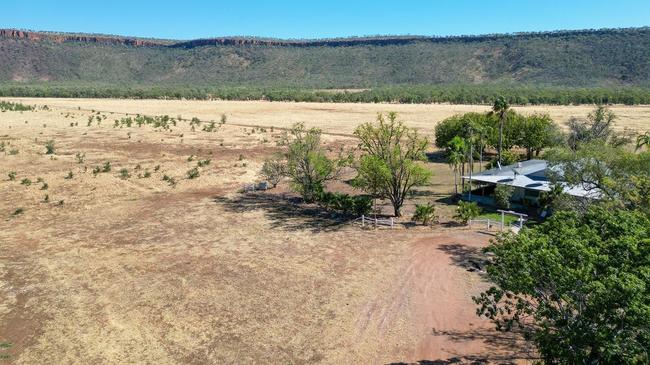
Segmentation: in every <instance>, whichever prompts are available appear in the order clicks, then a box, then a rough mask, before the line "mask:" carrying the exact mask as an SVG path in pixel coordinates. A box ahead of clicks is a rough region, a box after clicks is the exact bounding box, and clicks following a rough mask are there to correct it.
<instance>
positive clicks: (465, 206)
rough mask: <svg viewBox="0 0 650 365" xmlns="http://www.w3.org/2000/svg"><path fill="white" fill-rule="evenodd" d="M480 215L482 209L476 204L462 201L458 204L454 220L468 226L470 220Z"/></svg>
mask: <svg viewBox="0 0 650 365" xmlns="http://www.w3.org/2000/svg"><path fill="white" fill-rule="evenodd" d="M480 214H481V208H479V206H478V204H477V203H476V202H466V201H463V200H461V201H459V202H458V208H456V215H454V218H455V219H458V220H459V221H461V222H462V223H465V224H466V223H467V222H469V220H470V219H474V218H476V217H478V216H479V215H480Z"/></svg>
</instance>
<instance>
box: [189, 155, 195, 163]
mask: <svg viewBox="0 0 650 365" xmlns="http://www.w3.org/2000/svg"><path fill="white" fill-rule="evenodd" d="M195 157H196V156H194V155H190V156H189V157H188V158H187V162H192V161H194V158H195Z"/></svg>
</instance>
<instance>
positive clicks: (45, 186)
mask: <svg viewBox="0 0 650 365" xmlns="http://www.w3.org/2000/svg"><path fill="white" fill-rule="evenodd" d="M47 188H49V185H47V183H46V182H43V185H42V186H41V190H47Z"/></svg>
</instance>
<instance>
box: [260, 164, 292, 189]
mask: <svg viewBox="0 0 650 365" xmlns="http://www.w3.org/2000/svg"><path fill="white" fill-rule="evenodd" d="M260 174H261V175H262V177H263V178H264V179H265V180H266V181H267V182H268V183H269V184H270V185H271V187H276V186H278V183H279V182H280V180H282V178H283V177H284V176H286V174H287V166H286V164H285V163H284V162H283V161H281V160H266V161H265V162H264V165H262V171H260Z"/></svg>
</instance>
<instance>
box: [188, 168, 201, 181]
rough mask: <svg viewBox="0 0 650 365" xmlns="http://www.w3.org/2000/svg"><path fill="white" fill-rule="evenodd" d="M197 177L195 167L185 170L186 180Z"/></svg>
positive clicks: (197, 170)
mask: <svg viewBox="0 0 650 365" xmlns="http://www.w3.org/2000/svg"><path fill="white" fill-rule="evenodd" d="M197 177H199V169H198V168H196V167H193V168H191V169H189V170H187V178H188V179H195V178H197Z"/></svg>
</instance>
